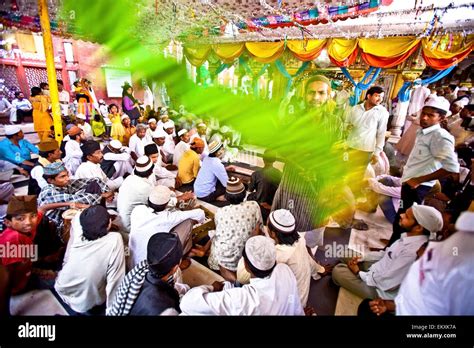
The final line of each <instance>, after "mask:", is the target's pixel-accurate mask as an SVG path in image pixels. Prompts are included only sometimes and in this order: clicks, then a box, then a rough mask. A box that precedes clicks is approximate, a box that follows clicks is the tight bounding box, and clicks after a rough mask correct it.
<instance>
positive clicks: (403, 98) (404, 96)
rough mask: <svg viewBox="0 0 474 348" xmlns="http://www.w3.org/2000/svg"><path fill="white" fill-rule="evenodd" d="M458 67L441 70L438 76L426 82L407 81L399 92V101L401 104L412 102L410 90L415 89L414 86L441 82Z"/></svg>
mask: <svg viewBox="0 0 474 348" xmlns="http://www.w3.org/2000/svg"><path fill="white" fill-rule="evenodd" d="M455 67H456V65H453V66H450V67H449V68H447V69H445V70H441V71H438V72H437V73H436V74H434V75H433V76H431V77H428V78H426V79H424V80H415V81H413V82H410V81H406V82H405V83H404V84H403V86H402V88H400V91H399V92H398V100H399V101H400V102H407V101H409V100H410V89H411V88H412V87H413V86H416V85H428V84H430V83H433V82H436V81H438V80H441V79H442V78H443V77H445V76H446V75H448V74H449V73H450V72H451V70H453V69H454V68H455Z"/></svg>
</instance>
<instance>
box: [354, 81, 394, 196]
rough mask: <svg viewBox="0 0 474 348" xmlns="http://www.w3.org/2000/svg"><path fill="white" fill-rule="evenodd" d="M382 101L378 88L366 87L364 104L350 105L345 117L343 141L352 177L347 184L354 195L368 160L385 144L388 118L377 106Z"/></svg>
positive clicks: (379, 151) (375, 155)
mask: <svg viewBox="0 0 474 348" xmlns="http://www.w3.org/2000/svg"><path fill="white" fill-rule="evenodd" d="M383 98H384V91H383V89H382V88H381V87H378V86H374V87H371V88H369V90H368V91H367V96H366V99H365V101H364V102H363V103H361V104H358V105H355V106H353V107H352V109H351V110H350V112H349V114H348V116H347V118H346V123H347V129H348V136H347V140H346V142H347V146H348V147H349V149H350V152H349V157H348V163H349V165H350V166H351V171H352V175H353V177H352V178H351V180H349V185H350V187H351V190H352V192H353V193H354V194H355V195H357V194H358V193H359V191H360V187H361V184H362V180H363V179H364V173H365V170H366V169H367V165H368V164H369V161H370V160H372V162H376V161H377V159H378V156H379V155H380V153H381V152H382V151H383V147H384V145H385V132H386V130H387V122H388V117H389V115H388V111H387V109H385V107H384V106H383V105H381V103H382V101H383Z"/></svg>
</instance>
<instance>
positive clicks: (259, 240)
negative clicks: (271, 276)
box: [245, 236, 276, 271]
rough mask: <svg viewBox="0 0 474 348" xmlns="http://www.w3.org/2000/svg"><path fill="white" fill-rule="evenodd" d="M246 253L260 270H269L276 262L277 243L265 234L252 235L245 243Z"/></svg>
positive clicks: (249, 259)
mask: <svg viewBox="0 0 474 348" xmlns="http://www.w3.org/2000/svg"><path fill="white" fill-rule="evenodd" d="M245 255H246V256H247V259H248V261H249V262H250V263H251V264H252V266H254V267H255V268H257V269H258V270H260V271H268V270H270V269H271V268H272V267H273V266H275V262H276V251H275V244H274V242H273V240H272V239H271V238H268V237H265V236H254V237H250V238H249V239H248V240H247V242H246V243H245Z"/></svg>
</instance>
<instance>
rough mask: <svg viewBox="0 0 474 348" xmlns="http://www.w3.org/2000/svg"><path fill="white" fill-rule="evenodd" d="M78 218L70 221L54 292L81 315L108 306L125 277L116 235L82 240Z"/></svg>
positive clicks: (120, 242)
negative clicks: (69, 235) (69, 233)
mask: <svg viewBox="0 0 474 348" xmlns="http://www.w3.org/2000/svg"><path fill="white" fill-rule="evenodd" d="M79 216H80V214H77V215H76V216H75V217H74V219H73V220H72V228H71V238H70V240H69V243H68V246H67V251H66V255H65V256H64V262H63V268H62V269H61V271H60V272H59V274H58V277H57V278H56V283H55V285H54V288H55V290H56V291H57V293H58V294H59V296H60V297H61V298H62V300H63V301H64V302H66V303H67V304H68V305H69V306H70V307H71V308H72V309H73V310H74V311H76V312H80V313H83V312H86V311H88V310H90V309H91V308H93V307H94V306H98V305H101V304H103V303H104V302H106V303H107V307H109V306H111V305H112V303H113V301H114V297H115V291H116V289H117V288H118V286H119V285H120V283H121V282H122V279H123V277H124V276H125V252H124V245H123V240H122V236H121V235H120V234H119V233H116V232H109V233H108V234H106V235H105V236H104V237H102V238H99V239H96V240H93V241H88V240H86V239H85V238H83V236H82V227H81V224H80V221H79Z"/></svg>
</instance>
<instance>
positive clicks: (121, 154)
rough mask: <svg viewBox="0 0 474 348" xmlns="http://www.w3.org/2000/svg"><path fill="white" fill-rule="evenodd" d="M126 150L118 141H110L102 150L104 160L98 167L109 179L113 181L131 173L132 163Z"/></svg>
mask: <svg viewBox="0 0 474 348" xmlns="http://www.w3.org/2000/svg"><path fill="white" fill-rule="evenodd" d="M127 150H128V148H127V147H124V146H123V145H122V143H121V142H120V141H119V140H112V141H111V142H110V143H109V144H108V145H107V146H105V147H104V149H103V150H102V153H103V154H104V159H103V161H102V162H101V163H100V166H101V168H102V170H103V171H104V173H105V175H107V177H108V178H109V179H112V180H115V179H117V178H120V177H123V176H126V175H128V174H130V173H132V171H133V161H132V157H131V156H130V154H129V153H128V151H127Z"/></svg>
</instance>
